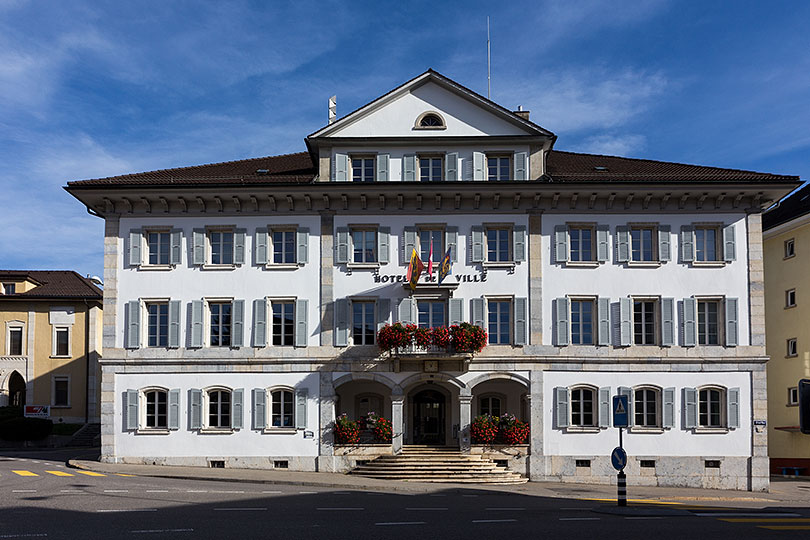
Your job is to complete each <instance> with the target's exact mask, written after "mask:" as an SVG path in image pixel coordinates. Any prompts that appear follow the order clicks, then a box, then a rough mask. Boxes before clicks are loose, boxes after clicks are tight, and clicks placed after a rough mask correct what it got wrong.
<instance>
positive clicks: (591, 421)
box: [569, 388, 596, 427]
mask: <svg viewBox="0 0 810 540" xmlns="http://www.w3.org/2000/svg"><path fill="white" fill-rule="evenodd" d="M594 394H595V392H594V390H593V389H592V388H573V389H571V400H570V404H569V406H570V408H571V424H570V425H572V426H578V427H593V426H596V413H595V411H594V400H595V397H594Z"/></svg>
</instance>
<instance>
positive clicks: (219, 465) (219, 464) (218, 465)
mask: <svg viewBox="0 0 810 540" xmlns="http://www.w3.org/2000/svg"><path fill="white" fill-rule="evenodd" d="M208 466H209V467H211V468H212V469H224V468H225V460H222V459H212V460H211V461H209V462H208Z"/></svg>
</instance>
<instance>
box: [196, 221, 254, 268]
mask: <svg viewBox="0 0 810 540" xmlns="http://www.w3.org/2000/svg"><path fill="white" fill-rule="evenodd" d="M263 231H264V238H265V242H264V259H265V260H264V263H265V264H266V262H267V253H266V252H267V241H266V237H267V230H266V229H263ZM246 235H247V231H246V230H245V229H236V228H234V227H233V226H221V227H208V228H205V229H194V230H193V231H192V236H191V247H192V249H191V263H192V264H193V265H195V266H201V267H202V268H204V269H212V270H227V269H232V268H233V267H234V266H237V265H241V264H245V237H246ZM257 250H258V246H257ZM257 255H258V253H257Z"/></svg>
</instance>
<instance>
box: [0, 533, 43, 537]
mask: <svg viewBox="0 0 810 540" xmlns="http://www.w3.org/2000/svg"><path fill="white" fill-rule="evenodd" d="M43 536H48V534H47V533H27V534H25V533H24V534H0V538H42V537H43Z"/></svg>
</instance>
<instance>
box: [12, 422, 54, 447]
mask: <svg viewBox="0 0 810 540" xmlns="http://www.w3.org/2000/svg"><path fill="white" fill-rule="evenodd" d="M52 431H53V422H52V421H50V420H48V419H45V418H24V417H18V418H9V419H6V420H4V421H2V422H0V439H3V440H4V441H38V440H40V439H44V438H45V437H47V436H48V435H50V434H51V432H52Z"/></svg>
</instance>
